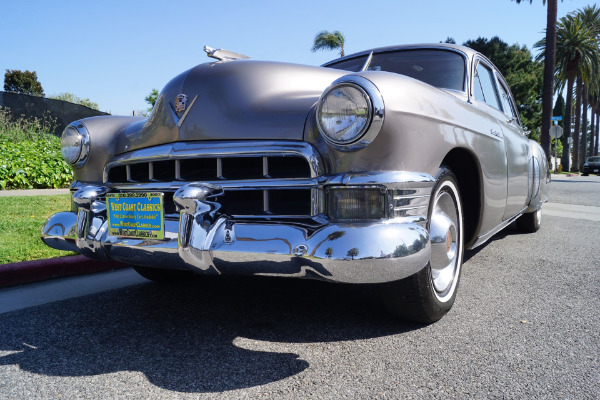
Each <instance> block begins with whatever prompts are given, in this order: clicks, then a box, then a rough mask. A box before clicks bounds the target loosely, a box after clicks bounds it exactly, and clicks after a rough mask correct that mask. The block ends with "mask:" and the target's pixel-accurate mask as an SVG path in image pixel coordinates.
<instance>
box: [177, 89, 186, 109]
mask: <svg viewBox="0 0 600 400" xmlns="http://www.w3.org/2000/svg"><path fill="white" fill-rule="evenodd" d="M187 98H188V97H187V95H185V94H183V93H182V94H178V95H177V97H175V111H176V112H182V111H185V103H186V102H187Z"/></svg>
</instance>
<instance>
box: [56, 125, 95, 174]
mask: <svg viewBox="0 0 600 400" xmlns="http://www.w3.org/2000/svg"><path fill="white" fill-rule="evenodd" d="M60 147H61V152H62V156H63V158H64V159H65V161H66V162H67V163H69V164H71V165H73V166H75V167H82V166H83V165H84V164H85V162H86V161H87V158H88V154H89V150H90V136H89V134H88V131H87V129H85V126H83V124H82V123H80V122H75V123H72V124H70V125H69V126H67V127H66V128H65V130H64V131H63V133H62V137H61V139H60Z"/></svg>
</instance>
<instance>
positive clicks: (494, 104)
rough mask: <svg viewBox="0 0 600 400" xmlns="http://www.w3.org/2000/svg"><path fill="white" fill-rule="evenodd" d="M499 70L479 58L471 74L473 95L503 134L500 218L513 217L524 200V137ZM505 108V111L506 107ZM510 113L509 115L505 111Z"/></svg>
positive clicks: (526, 185) (521, 206) (525, 195)
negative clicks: (502, 193) (502, 184)
mask: <svg viewBox="0 0 600 400" xmlns="http://www.w3.org/2000/svg"><path fill="white" fill-rule="evenodd" d="M497 74H498V76H500V75H499V73H497V71H495V68H493V67H492V65H491V64H489V63H488V62H487V60H483V59H481V58H477V59H476V60H475V67H474V76H473V97H474V98H475V100H477V101H479V102H484V103H485V104H487V105H488V106H489V107H487V112H488V113H489V114H490V116H491V117H493V118H494V119H495V120H496V122H497V124H498V126H499V127H500V130H501V132H495V134H496V135H497V136H499V137H502V139H503V140H504V143H505V152H506V155H505V156H506V181H505V185H506V202H505V207H504V214H503V216H502V220H505V219H507V218H510V217H512V216H513V215H515V214H516V213H518V212H519V211H521V210H522V209H523V207H524V205H525V203H526V201H527V195H528V191H527V187H528V181H527V179H528V178H527V157H528V154H527V152H528V147H529V146H528V144H527V138H525V136H524V135H523V133H522V129H521V127H520V121H519V118H518V115H517V114H516V110H515V109H514V107H513V108H510V101H511V98H510V92H509V91H508V90H507V87H506V86H503V85H505V84H504V82H503V80H502V78H500V79H501V80H502V82H503V85H500V84H499V81H498V79H497ZM505 103H506V104H505ZM505 109H506V111H505ZM507 113H509V115H511V116H510V117H509V116H508V114H507Z"/></svg>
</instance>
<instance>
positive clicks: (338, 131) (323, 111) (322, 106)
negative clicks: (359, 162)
mask: <svg viewBox="0 0 600 400" xmlns="http://www.w3.org/2000/svg"><path fill="white" fill-rule="evenodd" d="M383 113H384V107H383V99H382V97H381V94H380V93H379V90H377V88H376V87H375V85H374V84H373V83H372V82H371V81H369V80H367V79H366V78H363V77H361V76H352V75H350V76H344V77H342V78H340V79H338V80H337V81H336V82H334V83H333V85H332V86H330V87H329V88H328V89H327V90H326V91H325V92H324V93H323V95H322V96H321V99H320V100H319V104H318V107H317V113H316V115H317V126H318V127H319V131H320V132H321V135H322V136H323V138H324V139H325V140H326V141H327V142H328V143H329V145H331V146H333V147H335V148H337V149H338V150H342V151H354V150H359V149H361V148H364V147H365V146H367V145H368V144H369V143H371V141H373V139H374V138H375V136H377V134H378V133H379V130H380V129H381V126H382V124H383Z"/></svg>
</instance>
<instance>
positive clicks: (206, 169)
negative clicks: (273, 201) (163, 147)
mask: <svg viewBox="0 0 600 400" xmlns="http://www.w3.org/2000/svg"><path fill="white" fill-rule="evenodd" d="M107 177H108V182H109V183H111V184H113V185H119V184H125V183H150V182H173V181H182V182H194V181H218V180H228V181H231V180H256V179H296V178H310V177H311V169H310V166H309V164H308V162H307V160H306V159H304V158H303V157H300V156H256V157H253V156H248V157H202V158H185V159H178V160H159V161H144V162H135V163H128V164H120V165H113V166H110V167H109V169H108V173H107Z"/></svg>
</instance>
